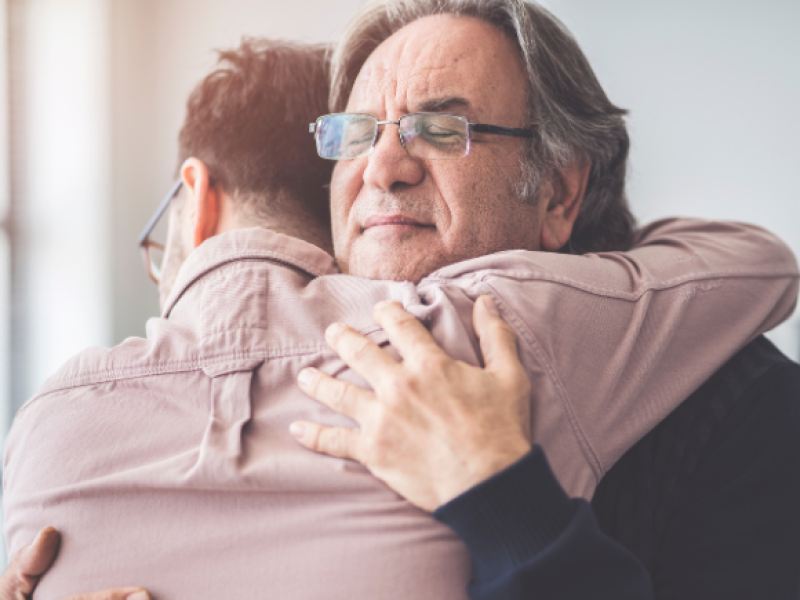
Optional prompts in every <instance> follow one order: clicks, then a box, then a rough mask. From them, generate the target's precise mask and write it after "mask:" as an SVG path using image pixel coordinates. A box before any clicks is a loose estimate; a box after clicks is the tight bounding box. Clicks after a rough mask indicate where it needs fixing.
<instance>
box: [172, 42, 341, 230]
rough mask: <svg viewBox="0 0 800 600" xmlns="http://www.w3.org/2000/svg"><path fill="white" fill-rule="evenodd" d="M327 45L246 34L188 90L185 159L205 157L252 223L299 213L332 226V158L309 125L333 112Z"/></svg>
mask: <svg viewBox="0 0 800 600" xmlns="http://www.w3.org/2000/svg"><path fill="white" fill-rule="evenodd" d="M326 53H327V47H325V46H321V45H315V46H310V45H304V44H299V43H290V42H284V41H274V40H265V39H244V40H243V41H242V44H241V45H240V46H239V47H238V48H236V49H234V50H226V51H221V52H219V62H218V64H217V67H216V68H215V70H214V71H213V72H211V73H210V74H209V75H207V76H206V77H205V78H204V79H203V80H202V81H201V82H200V84H199V85H198V86H197V87H196V88H195V89H194V91H193V92H192V93H191V95H190V96H189V100H188V101H187V104H186V119H185V121H184V124H183V127H182V128H181V131H180V134H179V138H178V142H179V159H180V160H179V164H180V163H182V162H183V161H184V160H186V159H187V158H189V157H196V158H199V159H200V160H202V161H203V162H204V163H205V164H206V167H208V170H209V173H210V174H211V175H212V176H213V177H214V178H215V179H216V180H217V181H218V182H220V183H221V184H222V187H223V189H225V191H226V192H227V193H228V194H229V195H230V196H231V197H232V198H233V199H234V201H235V202H237V204H238V205H239V206H238V207H237V208H238V209H239V210H243V211H245V215H246V217H247V220H248V222H251V223H252V224H253V225H257V224H260V223H261V222H268V223H273V222H275V221H276V220H278V221H284V220H285V219H287V218H288V219H294V220H295V221H296V222H300V221H308V220H309V219H311V220H313V221H314V224H315V225H316V226H318V227H319V226H324V228H325V229H326V230H329V229H330V225H329V221H330V212H329V206H328V184H329V183H330V179H331V170H332V167H333V165H332V163H331V162H330V161H326V160H322V159H320V158H319V157H318V156H317V153H316V149H315V145H314V140H313V139H312V136H310V135H309V134H308V124H309V123H311V122H313V121H314V120H315V119H316V118H317V117H318V116H319V115H321V114H324V113H326V112H327V97H328V84H329V75H328V73H329V69H328V61H327V55H326Z"/></svg>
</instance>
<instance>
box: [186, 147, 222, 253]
mask: <svg viewBox="0 0 800 600" xmlns="http://www.w3.org/2000/svg"><path fill="white" fill-rule="evenodd" d="M181 177H182V178H183V185H184V188H185V189H186V191H187V198H188V201H189V206H188V207H187V208H188V209H189V226H190V227H191V231H189V232H188V235H189V236H190V239H191V243H192V249H194V248H197V247H198V246H199V245H200V244H202V243H203V242H204V241H206V240H207V239H208V238H210V237H212V236H214V235H216V233H217V227H218V224H219V217H220V206H219V194H218V193H217V190H216V189H215V188H214V186H213V185H212V184H211V177H210V175H209V173H208V168H207V167H206V165H205V163H204V162H203V161H201V160H200V159H198V158H194V157H192V158H187V159H186V160H185V161H184V163H183V165H181Z"/></svg>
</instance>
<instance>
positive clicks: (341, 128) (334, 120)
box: [308, 112, 536, 160]
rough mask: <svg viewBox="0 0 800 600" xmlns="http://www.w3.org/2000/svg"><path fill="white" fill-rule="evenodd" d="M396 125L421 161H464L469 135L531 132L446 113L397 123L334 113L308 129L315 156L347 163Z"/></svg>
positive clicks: (413, 115) (369, 149)
mask: <svg viewBox="0 0 800 600" xmlns="http://www.w3.org/2000/svg"><path fill="white" fill-rule="evenodd" d="M381 125H397V126H398V131H399V135H400V143H401V144H402V145H403V147H404V148H405V149H406V150H407V151H408V153H409V154H410V155H411V156H415V157H417V158H422V159H433V160H441V159H453V158H463V157H464V156H466V155H467V154H469V149H470V140H471V134H472V133H488V134H491V135H504V136H508V137H517V138H532V137H534V136H535V135H536V133H535V132H534V131H533V130H532V129H518V128H515V127H500V126H499V125H486V124H483V123H470V122H469V120H468V119H467V117H464V116H462V115H451V114H448V113H432V112H421V113H409V114H407V115H403V116H402V117H400V118H399V119H398V120H397V121H379V120H378V118H377V117H375V116H373V115H370V114H366V113H334V114H330V115H323V116H321V117H319V118H318V119H317V120H316V122H314V123H311V124H310V125H309V126H308V131H309V133H313V134H314V139H315V141H316V143H317V154H319V155H320V156H321V157H322V158H327V159H329V160H349V159H353V158H359V157H361V156H365V155H367V154H369V153H370V152H372V149H373V148H374V147H375V142H376V141H377V139H378V127H380V126H381Z"/></svg>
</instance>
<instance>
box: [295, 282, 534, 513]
mask: <svg viewBox="0 0 800 600" xmlns="http://www.w3.org/2000/svg"><path fill="white" fill-rule="evenodd" d="M374 317H375V322H376V323H377V324H378V325H380V326H381V327H383V329H384V330H385V331H386V334H387V335H388V337H389V340H390V341H391V343H392V345H393V346H394V347H395V349H396V350H397V351H398V352H399V353H400V356H401V357H402V358H403V361H402V362H399V363H398V362H397V361H396V360H395V359H394V358H392V357H391V356H390V355H389V354H387V353H386V352H385V351H383V350H382V349H381V348H379V347H378V346H377V345H376V344H374V343H373V342H371V341H370V340H368V339H367V338H365V337H364V336H362V335H360V334H359V333H357V332H356V331H354V330H353V329H351V328H349V327H347V326H346V325H342V324H339V323H335V324H333V325H331V327H329V328H328V331H327V332H326V337H327V340H328V343H329V344H330V346H331V348H333V349H334V350H335V351H336V352H337V353H338V354H339V355H340V356H341V357H342V359H343V360H344V361H345V362H346V363H347V364H348V365H349V366H350V367H351V368H352V369H354V370H355V371H356V372H358V373H359V374H360V375H361V376H362V377H364V378H365V379H366V380H367V382H368V383H369V384H370V385H371V386H372V388H373V390H374V391H369V390H365V389H363V388H360V387H358V386H356V385H353V384H350V383H346V382H343V381H339V380H337V379H334V378H332V377H330V376H328V375H326V374H324V373H322V372H321V371H318V370H317V369H311V368H308V369H304V370H303V371H302V372H301V373H300V375H299V377H298V382H299V384H300V387H301V389H302V390H303V391H304V392H306V393H307V394H308V395H310V396H311V397H313V398H315V399H316V400H319V401H320V402H322V403H323V404H326V405H327V406H329V407H330V408H332V409H333V410H335V411H338V412H340V413H342V414H345V415H347V416H348V417H351V418H352V419H353V420H355V421H356V422H357V423H358V424H359V429H348V428H341V427H326V426H323V425H320V424H318V423H311V422H296V423H292V425H291V426H290V431H291V433H292V435H294V436H295V438H297V440H298V441H299V442H300V443H301V444H303V445H304V446H306V447H307V448H309V449H311V450H314V451H316V452H321V453H323V454H328V455H331V456H336V457H340V458H350V459H354V460H357V461H358V462H360V463H362V464H363V465H364V466H366V467H367V468H368V469H369V470H370V471H371V472H372V474H373V475H375V476H376V477H378V478H379V479H381V480H383V481H384V482H385V483H386V484H387V485H388V486H389V487H391V488H392V489H393V490H394V491H395V492H397V493H398V494H400V495H401V496H403V497H405V498H406V499H407V500H408V501H409V502H411V503H412V504H414V505H416V506H418V507H420V508H422V509H424V510H427V511H434V510H435V509H436V508H438V507H439V506H441V505H442V504H445V503H447V502H448V501H450V500H452V499H453V498H455V497H456V496H459V495H460V494H462V493H464V492H465V491H467V490H468V489H470V488H472V487H474V486H475V485H477V484H479V483H480V482H482V481H484V480H485V479H487V478H489V477H491V476H492V475H494V474H495V473H497V472H499V471H501V470H503V469H504V468H506V467H508V466H509V465H511V464H513V463H514V462H516V461H517V460H519V459H520V458H521V457H522V456H524V455H525V454H526V453H527V452H528V451H529V450H530V447H531V443H530V439H529V438H530V432H529V425H530V389H531V388H530V382H529V381H528V378H527V376H526V374H525V370H524V369H523V367H522V365H521V363H520V362H519V357H518V355H517V346H516V334H515V333H514V330H513V329H511V327H509V326H508V325H507V324H506V323H505V322H504V321H503V320H502V319H501V318H500V317H499V316H498V315H497V311H496V309H495V307H494V303H493V302H492V300H491V298H489V297H487V296H483V297H481V298H480V299H479V300H478V301H477V302H476V303H475V309H474V312H473V324H474V327H475V332H476V334H477V335H478V338H479V339H480V345H481V352H482V353H483V357H484V363H485V365H486V367H485V368H483V369H481V368H479V367H473V366H470V365H467V364H466V363H463V362H461V361H457V360H453V359H452V358H450V357H449V356H448V355H447V354H445V353H444V351H442V349H441V348H439V346H438V345H437V343H436V342H435V341H434V340H433V338H432V337H431V336H430V334H429V333H428V331H427V330H426V329H425V327H424V326H423V325H422V324H421V323H420V322H419V321H418V320H417V319H415V318H414V317H413V316H411V315H410V314H408V313H407V312H405V311H404V310H403V309H402V307H401V306H400V305H399V304H397V303H394V302H381V303H379V304H378V305H376V307H375V311H374Z"/></svg>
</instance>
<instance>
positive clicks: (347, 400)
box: [297, 348, 383, 423]
mask: <svg viewBox="0 0 800 600" xmlns="http://www.w3.org/2000/svg"><path fill="white" fill-rule="evenodd" d="M378 351H379V352H383V350H381V349H380V348H378ZM297 383H298V385H299V386H300V389H301V390H303V391H304V392H305V393H306V394H308V395H309V396H311V397H312V398H314V399H315V400H319V401H320V402H322V403H323V404H325V405H326V406H328V407H330V408H332V409H333V410H335V411H336V412H339V413H342V414H343V415H347V416H348V417H350V418H351V419H354V420H355V421H357V422H359V423H360V422H361V419H362V418H363V416H364V413H365V410H366V409H367V404H368V403H369V402H370V400H371V399H372V396H373V394H372V392H369V391H367V390H365V389H362V388H360V387H358V386H357V385H353V384H352V383H347V382H346V381H339V380H338V379H334V378H333V377H331V376H330V375H326V374H325V373H323V372H322V371H320V370H318V369H314V368H311V367H309V368H307V369H303V370H302V371H300V374H299V375H298V377H297Z"/></svg>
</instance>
